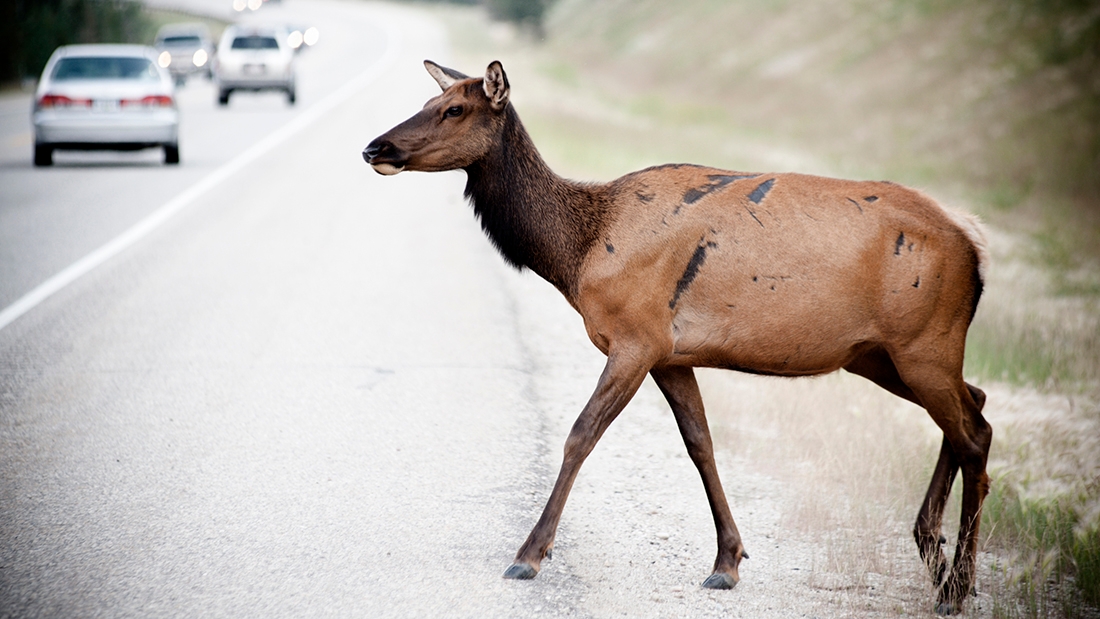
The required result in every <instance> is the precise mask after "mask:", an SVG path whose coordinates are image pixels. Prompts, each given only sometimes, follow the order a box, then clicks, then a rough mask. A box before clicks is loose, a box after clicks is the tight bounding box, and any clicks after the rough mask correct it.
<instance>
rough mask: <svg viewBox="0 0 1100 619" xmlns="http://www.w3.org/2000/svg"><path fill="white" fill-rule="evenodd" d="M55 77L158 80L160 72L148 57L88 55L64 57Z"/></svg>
mask: <svg viewBox="0 0 1100 619" xmlns="http://www.w3.org/2000/svg"><path fill="white" fill-rule="evenodd" d="M53 79H54V80H57V81H64V80H117V79H123V80H157V79H160V74H159V73H157V68H156V66H154V65H153V63H152V62H150V61H149V60H148V59H147V58H134V57H132V56H130V57H115V56H87V57H83V58H82V57H70V58H62V59H61V61H60V62H58V63H57V66H56V67H54V70H53Z"/></svg>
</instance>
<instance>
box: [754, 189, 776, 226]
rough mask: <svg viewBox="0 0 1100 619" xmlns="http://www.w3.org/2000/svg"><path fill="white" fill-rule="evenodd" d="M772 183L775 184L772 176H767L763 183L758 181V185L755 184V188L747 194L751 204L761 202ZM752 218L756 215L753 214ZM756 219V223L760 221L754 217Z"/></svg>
mask: <svg viewBox="0 0 1100 619" xmlns="http://www.w3.org/2000/svg"><path fill="white" fill-rule="evenodd" d="M774 184H775V179H774V178H769V179H768V180H766V181H764V182H763V183H760V184H759V185H757V186H756V189H753V190H752V193H750V194H749V200H752V202H753V204H760V202H762V201H763V200H764V196H766V195H768V192H769V191H771V190H772V185H774ZM749 212H750V213H751V212H752V211H749ZM752 218H753V219H756V215H753V216H752ZM756 221H757V223H760V220H759V219H756ZM760 225H761V226H763V225H764V224H760Z"/></svg>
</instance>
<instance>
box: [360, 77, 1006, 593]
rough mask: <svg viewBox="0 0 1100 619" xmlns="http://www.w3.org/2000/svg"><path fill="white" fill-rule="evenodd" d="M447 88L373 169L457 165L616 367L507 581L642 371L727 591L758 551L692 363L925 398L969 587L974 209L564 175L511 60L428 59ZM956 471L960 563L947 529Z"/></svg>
mask: <svg viewBox="0 0 1100 619" xmlns="http://www.w3.org/2000/svg"><path fill="white" fill-rule="evenodd" d="M424 65H425V67H426V68H427V69H428V73H430V74H431V76H432V77H433V78H435V80H436V82H438V83H439V86H440V88H442V89H443V92H442V94H440V95H439V96H437V97H434V98H432V99H430V100H429V101H428V102H427V103H426V104H425V105H424V108H423V109H422V110H421V111H420V112H418V113H417V114H416V115H414V116H412V117H411V118H409V119H408V120H406V121H405V122H403V123H401V124H399V125H397V126H396V127H394V128H393V129H391V130H390V131H388V132H386V133H385V134H384V135H382V136H380V137H378V138H376V139H375V140H373V141H372V142H371V143H370V145H368V146H367V148H366V149H365V150H364V151H363V158H364V159H365V160H366V161H367V162H368V163H369V164H370V165H371V166H372V167H373V168H374V169H375V170H376V171H378V172H379V173H382V174H387V175H389V174H396V173H398V172H401V171H402V170H414V171H426V172H435V171H443V170H454V169H460V168H461V169H463V170H465V171H466V174H467V183H466V190H465V194H466V197H467V198H469V200H470V201H471V203H472V205H473V209H474V213H475V214H476V216H477V217H478V218H480V221H481V226H482V228H483V229H484V231H485V233H486V234H487V235H488V237H489V239H490V240H491V241H492V242H493V244H494V245H495V246H496V247H497V249H498V250H499V251H500V253H501V254H502V255H503V256H504V259H505V260H506V261H507V262H509V263H510V264H512V265H514V266H515V267H517V268H520V269H522V268H529V269H531V270H533V271H534V272H536V273H537V274H539V275H540V276H542V277H543V278H544V279H546V280H547V281H549V282H550V283H551V284H553V285H554V286H555V287H556V288H557V289H558V290H559V291H560V292H561V293H562V294H563V295H564V296H565V298H566V300H568V301H569V303H570V305H572V306H573V308H574V309H576V310H577V311H578V312H579V313H580V314H581V316H582V317H583V318H584V324H585V329H586V330H587V332H588V337H589V338H590V339H591V340H592V343H593V344H595V345H596V347H597V348H599V349H600V350H601V351H602V352H603V353H604V354H605V355H607V364H606V366H605V367H604V370H603V374H602V375H601V376H600V379H599V382H598V383H597V385H596V390H595V393H593V394H592V396H591V399H589V401H588V403H587V405H585V407H584V410H583V411H582V412H581V414H580V416H579V417H578V418H577V421H576V423H575V424H574V425H573V428H572V430H571V431H570V433H569V437H568V439H567V440H566V442H565V454H564V460H563V462H562V465H561V471H560V473H559V475H558V478H557V482H556V483H555V484H554V489H553V491H552V493H551V494H550V498H549V500H548V501H547V504H546V507H545V509H544V510H543V512H542V516H541V517H540V518H539V520H538V523H537V524H536V525H535V527H534V529H532V531H531V534H530V536H529V537H528V538H527V541H526V542H525V543H524V544H523V545H522V546H521V547H520V549H519V552H517V553H516V558H515V562H514V563H513V564H512V566H511V567H509V568H508V570H507V571H506V572H505V574H504V577H505V578H519V579H527V578H533V577H534V576H535V575H536V574H537V573H538V571H539V566H540V563H541V562H542V560H543V558H544V557H548V556H549V554H550V551H551V548H552V546H553V544H554V536H555V533H556V530H557V526H558V521H559V519H560V518H561V514H562V509H563V508H564V506H565V501H566V497H567V496H568V494H569V490H570V488H571V487H572V485H573V481H574V479H575V478H576V476H577V472H578V470H579V469H580V466H581V463H582V462H583V461H584V459H585V458H586V457H587V456H588V454H589V453H590V452H591V451H592V449H593V447H595V445H596V442H597V441H598V440H599V439H600V436H601V435H603V433H604V431H605V430H606V429H607V427H608V426H609V425H610V424H611V422H612V420H614V419H615V417H616V416H617V415H618V414H619V412H620V411H622V409H623V407H624V406H626V404H627V402H628V401H630V399H631V398H632V397H633V395H634V393H635V391H636V390H637V389H638V387H639V386H640V385H641V383H642V381H643V379H644V378H645V377H646V374H649V375H650V376H652V377H653V379H654V381H655V382H656V383H657V386H658V387H659V388H660V390H661V392H662V393H663V394H664V396H665V398H666V399H667V400H668V403H669V405H670V406H671V407H672V412H673V414H674V416H675V418H676V423H677V425H678V426H679V429H680V433H681V434H682V436H683V439H684V443H685V444H686V446H687V450H688V453H689V455H690V456H691V459H692V461H693V462H694V464H695V466H696V467H697V468H698V470H699V474H700V476H701V477H702V480H703V486H704V487H705V489H706V494H707V498H708V500H709V501H710V508H711V512H712V514H713V516H714V523H715V527H716V529H717V537H718V556H717V558H716V559H715V561H714V571H713V573H712V574H711V575H710V576H709V577H708V578H707V579H706V580H705V582H704V583H703V586H704V587H707V588H715V589H728V588H731V587H733V586H734V585H735V584H736V583H737V582H738V580H739V575H738V566H739V564H740V562H741V559H744V558H748V553H746V552H745V547H744V546H743V545H742V541H741V536H740V534H739V533H738V531H737V526H736V525H735V524H734V521H733V517H732V515H731V514H730V509H729V505H728V504H727V502H726V496H725V494H724V493H723V490H722V484H721V482H720V481H719V479H718V472H717V468H716V466H715V462H714V454H713V448H712V443H711V438H710V432H709V429H708V427H707V421H706V416H705V414H704V411H703V401H702V398H701V397H700V395H699V387H698V385H697V384H696V381H695V375H694V370H693V368H695V367H714V368H727V369H732V370H739V371H742V372H749V373H755V374H768V375H776V376H807V375H816V374H824V373H828V372H833V371H835V370H837V369H840V368H844V369H846V370H848V371H849V372H852V373H854V374H858V375H860V376H863V377H865V378H867V379H870V380H871V381H873V382H874V383H876V384H877V385H879V386H881V387H882V388H884V389H886V390H887V391H889V392H891V393H893V394H896V395H898V396H900V397H902V398H905V399H907V400H910V401H912V402H915V403H916V404H918V405H920V406H922V407H923V408H925V409H926V410H927V411H928V414H929V415H931V417H932V419H933V420H934V421H935V422H936V424H937V425H938V426H939V427H940V429H942V430H943V443H942V447H941V449H940V455H939V461H938V462H937V464H936V468H935V472H934V474H933V476H932V481H931V484H930V485H929V488H928V493H927V495H926V496H925V498H924V502H923V504H922V505H921V508H920V512H919V514H918V516H917V521H916V526H915V528H914V536H915V537H916V541H917V546H918V548H919V550H920V554H921V557H922V558H923V559H924V561H925V562H926V563H927V564H928V567H929V570H930V571H931V574H932V578H933V580H934V582H935V584H936V585H938V586H939V593H938V603H937V605H936V610H937V612H939V613H941V614H950V613H955V612H960V611H961V609H962V607H963V602H964V600H965V598H966V596H967V595H968V594H969V592H970V590H971V584H972V582H973V579H974V572H975V553H976V546H977V540H978V524H979V518H980V514H981V507H982V501H983V499H984V498H985V496H986V494H987V492H988V489H989V478H988V476H987V475H986V472H985V467H986V459H987V456H988V453H989V444H990V441H991V439H992V429H991V428H990V426H989V424H988V423H986V421H985V419H984V418H983V417H982V414H981V410H982V406H983V404H984V403H985V394H984V393H983V392H982V391H981V390H980V389H978V388H976V387H973V386H971V385H969V384H967V383H966V382H964V381H963V376H962V368H963V350H964V346H965V342H966V332H967V328H968V327H969V325H970V321H971V320H972V319H973V316H974V311H975V309H976V307H977V304H978V299H979V297H980V296H981V291H982V278H983V271H984V267H985V264H986V262H987V260H988V258H987V252H986V249H985V240H984V237H983V234H982V232H981V229H980V227H979V225H978V223H977V221H976V220H975V219H973V218H972V217H969V216H966V215H961V214H957V213H952V212H950V211H947V210H945V209H944V208H942V207H941V206H939V205H938V204H937V203H936V202H934V201H933V200H932V199H930V198H928V197H926V196H924V195H922V194H921V193H918V192H917V191H914V190H912V189H908V188H906V187H902V186H899V185H896V184H893V183H889V182H857V181H848V180H837V179H831V178H822V177H816V176H807V175H802V174H773V173H746V172H731V171H726V170H719V169H714V168H708V167H702V166H696V165H665V166H657V167H652V168H648V169H645V170H641V171H639V172H634V173H631V174H627V175H626V176H623V177H621V178H619V179H616V180H614V181H611V182H609V183H606V184H583V183H576V182H572V181H569V180H566V179H563V178H561V177H559V176H557V175H556V174H555V173H554V172H552V171H551V170H550V168H549V167H548V166H547V165H546V163H545V162H544V161H543V160H542V158H541V157H540V156H539V153H538V151H537V150H536V149H535V146H534V144H533V143H532V141H531V138H530V137H529V135H528V134H527V132H526V130H525V129H524V127H523V125H522V124H521V123H520V119H519V116H518V115H517V114H516V111H515V109H514V108H513V106H512V104H511V103H510V102H509V92H510V87H509V84H508V78H507V76H506V75H505V73H504V68H503V67H502V66H501V64H500V63H499V62H493V63H492V64H490V65H489V67H488V69H487V71H486V73H485V77H484V78H470V77H467V76H466V75H463V74H461V73H459V72H457V71H454V70H452V69H447V68H444V67H441V66H439V65H437V64H435V63H432V62H430V61H425V63H424ZM960 468H961V469H962V474H963V500H962V521H961V525H960V528H959V536H958V544H957V546H956V549H955V561H954V564H953V566H952V569H951V572H950V574H949V575H947V577H946V579H945V578H944V576H945V572H946V567H947V559H946V557H945V555H944V552H943V549H942V547H941V546H942V544H943V543H944V542H945V540H944V538H942V537H941V535H940V529H941V520H942V515H943V511H944V505H945V503H946V501H947V496H948V493H949V492H950V490H951V486H952V483H953V481H954V479H955V475H956V473H957V472H958V470H959V469H960Z"/></svg>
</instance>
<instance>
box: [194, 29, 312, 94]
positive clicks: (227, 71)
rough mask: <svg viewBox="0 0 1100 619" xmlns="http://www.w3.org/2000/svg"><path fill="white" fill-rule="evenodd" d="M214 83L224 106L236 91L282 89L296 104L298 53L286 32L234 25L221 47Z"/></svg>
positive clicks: (215, 67) (224, 37)
mask: <svg viewBox="0 0 1100 619" xmlns="http://www.w3.org/2000/svg"><path fill="white" fill-rule="evenodd" d="M214 80H215V81H216V82H217V85H218V103H219V104H221V105H228V104H229V95H230V94H232V92H233V91H235V90H250V91H259V90H282V91H285V92H286V98H287V101H288V102H289V103H290V104H291V105H294V100H295V98H296V97H295V89H294V50H292V49H291V48H290V45H289V43H288V42H287V37H286V35H285V33H284V32H283V30H282V29H279V28H267V27H254V26H230V27H228V28H226V29H225V33H224V34H223V35H222V39H221V42H220V43H219V44H218V52H217V58H216V61H215V63H214Z"/></svg>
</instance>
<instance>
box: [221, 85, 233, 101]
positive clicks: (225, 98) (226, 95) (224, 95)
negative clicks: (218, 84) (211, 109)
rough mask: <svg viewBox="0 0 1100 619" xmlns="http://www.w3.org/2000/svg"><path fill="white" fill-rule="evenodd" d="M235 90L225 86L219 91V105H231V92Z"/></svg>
mask: <svg viewBox="0 0 1100 619" xmlns="http://www.w3.org/2000/svg"><path fill="white" fill-rule="evenodd" d="M231 92H233V91H232V90H229V89H228V88H223V89H221V90H219V91H218V105H229V93H231Z"/></svg>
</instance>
